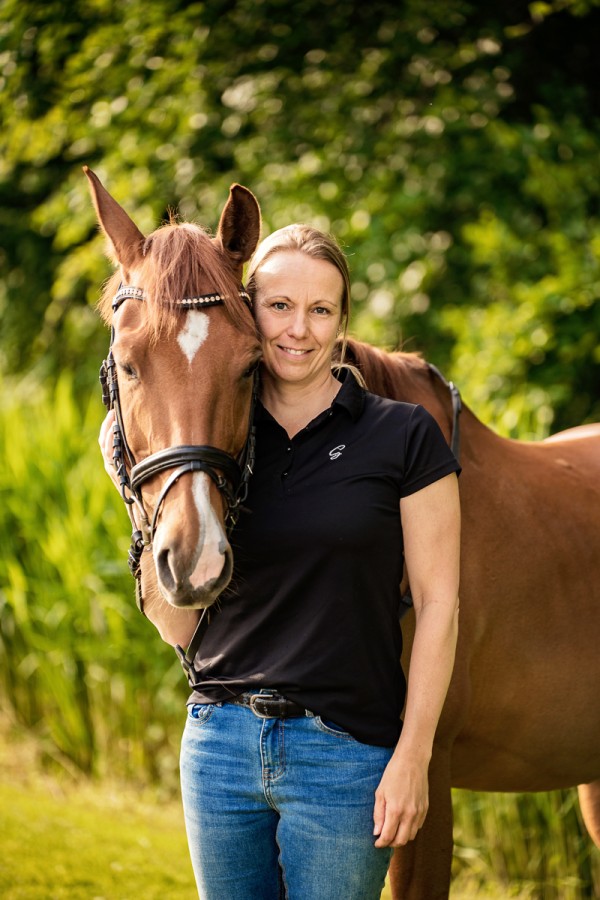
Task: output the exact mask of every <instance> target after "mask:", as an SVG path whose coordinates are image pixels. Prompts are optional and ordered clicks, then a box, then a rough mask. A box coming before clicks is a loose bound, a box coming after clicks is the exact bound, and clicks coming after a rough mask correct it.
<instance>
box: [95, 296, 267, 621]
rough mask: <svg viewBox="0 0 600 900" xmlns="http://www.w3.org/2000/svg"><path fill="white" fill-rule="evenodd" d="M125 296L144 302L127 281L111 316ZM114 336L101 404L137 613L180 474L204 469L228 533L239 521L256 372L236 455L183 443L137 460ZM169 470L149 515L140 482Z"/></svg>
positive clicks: (205, 299)
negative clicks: (147, 558)
mask: <svg viewBox="0 0 600 900" xmlns="http://www.w3.org/2000/svg"><path fill="white" fill-rule="evenodd" d="M238 293H239V296H240V298H241V299H242V300H243V301H244V302H245V303H246V304H247V305H248V306H249V307H251V306H252V300H251V298H250V296H249V294H248V293H246V291H245V290H243V289H242V288H240V289H239V291H238ZM129 299H132V300H137V301H140V302H144V291H143V289H142V288H138V287H133V286H132V285H122V286H121V287H119V290H118V291H117V293H116V295H115V299H114V300H113V303H112V309H113V314H114V313H116V312H117V310H118V309H119V307H120V306H121V304H122V303H124V302H125V300H129ZM224 303H225V297H224V296H223V295H222V294H202V295H200V296H198V297H185V298H183V299H181V300H178V301H176V302H175V304H174V305H175V307H176V308H179V309H181V310H191V309H193V310H201V309H206V308H208V307H211V306H223V305H224ZM114 338H115V329H114V325H113V327H112V328H111V338H110V347H109V351H108V356H107V358H106V359H105V360H104V361H103V363H102V365H101V367H100V384H101V386H102V400H103V402H104V405H105V406H106V408H107V409H108V410H114V411H115V424H114V426H113V432H114V437H113V463H114V466H115V469H116V471H117V475H118V478H119V488H120V491H121V497H122V498H123V501H124V503H125V506H126V508H127V512H128V514H129V518H130V520H131V526H132V534H131V546H130V548H129V554H128V563H129V569H130V571H131V574H132V575H133V577H134V578H135V584H136V592H135V593H136V603H137V605H138V607H139V609H140V611H141V612H143V611H144V603H143V597H142V588H141V557H142V553H143V552H144V550H150V549H151V547H152V541H153V539H154V534H155V531H156V526H157V523H158V517H159V514H160V510H161V507H162V505H163V503H164V501H165V498H166V496H167V494H168V493H169V491H170V490H171V488H172V487H173V485H174V484H175V483H176V482H177V481H178V479H179V478H181V476H182V475H185V474H186V473H187V472H206V474H207V475H208V476H209V478H210V479H211V480H212V481H213V482H214V484H215V485H216V486H217V488H218V490H219V492H220V494H221V495H222V497H223V498H224V500H225V506H226V514H225V526H226V529H227V531H228V532H229V531H231V529H232V528H233V526H234V525H235V523H236V522H237V520H238V517H239V514H240V509H241V506H242V504H243V503H244V502H245V500H246V498H247V496H248V483H249V481H250V476H251V475H252V470H253V468H254V461H255V446H256V431H255V427H254V424H253V417H254V405H255V402H256V395H257V390H258V377H257V375H256V374H255V375H254V383H253V389H252V401H251V408H250V421H249V428H248V437H247V439H246V443H245V445H244V447H243V449H242V452H241V453H240V455H239V457H238V458H237V459H235V458H234V457H233V456H232V455H231V454H230V453H226V452H225V451H224V450H219V449H218V448H217V447H211V446H205V445H182V446H177V447H167V448H166V449H164V450H159V451H158V452H156V453H153V454H151V455H150V456H148V457H146V458H145V459H143V460H141V461H140V462H137V463H136V461H135V458H134V455H133V453H132V451H131V448H130V447H129V444H128V443H127V437H126V434H125V427H124V424H123V413H122V409H121V401H120V396H119V382H118V378H117V366H116V362H115V358H114V355H113V351H112V347H113V343H114ZM170 469H173V470H174V471H173V472H172V473H171V475H170V476H169V478H168V479H167V481H166V482H165V484H164V486H163V488H162V490H161V492H160V495H159V497H158V500H157V503H156V506H155V508H154V513H153V515H152V519H150V517H149V515H148V513H147V511H146V508H145V506H144V500H143V497H142V490H141V489H142V485H143V484H144V483H145V482H146V481H148V480H149V479H150V478H153V477H154V476H155V475H157V474H159V473H160V472H165V471H168V470H170ZM134 506H135V508H136V509H137V511H138V514H139V526H138V524H137V523H136V520H135V517H134V513H133V507H134Z"/></svg>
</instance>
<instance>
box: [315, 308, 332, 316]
mask: <svg viewBox="0 0 600 900" xmlns="http://www.w3.org/2000/svg"><path fill="white" fill-rule="evenodd" d="M315 312H316V313H317V314H318V315H319V316H328V315H329V313H330V312H331V310H329V309H328V308H327V307H326V306H315Z"/></svg>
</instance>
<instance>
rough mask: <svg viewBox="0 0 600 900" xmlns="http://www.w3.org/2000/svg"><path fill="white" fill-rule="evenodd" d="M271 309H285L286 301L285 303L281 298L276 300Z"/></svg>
mask: <svg viewBox="0 0 600 900" xmlns="http://www.w3.org/2000/svg"><path fill="white" fill-rule="evenodd" d="M273 309H277V310H284V309H287V303H285V302H284V301H283V300H276V301H275V303H274V304H273Z"/></svg>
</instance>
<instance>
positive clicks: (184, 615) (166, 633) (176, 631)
mask: <svg viewBox="0 0 600 900" xmlns="http://www.w3.org/2000/svg"><path fill="white" fill-rule="evenodd" d="M114 423H115V413H114V410H111V411H110V412H109V413H108V415H107V416H106V417H105V419H104V421H103V422H102V425H101V426H100V434H99V436H98V443H99V444H100V450H101V451H102V459H103V460H104V468H105V469H106V471H107V472H108V474H109V475H110V478H111V480H112V482H113V484H114V485H115V487H116V488H117V489H119V479H118V478H117V473H116V470H115V467H114V464H113V426H114ZM119 492H120V489H119ZM133 515H134V517H135V507H134V508H133ZM144 615H145V616H146V618H147V619H149V620H150V621H151V622H152V624H153V625H154V626H155V628H156V629H157V630H158V633H159V634H160V636H161V638H162V639H163V641H165V642H166V643H167V644H172V645H173V646H175V644H179V645H180V646H181V647H184V648H185V647H187V646H188V644H189V643H190V641H191V639H192V635H193V634H194V631H195V630H196V625H197V624H198V619H199V618H200V610H198V609H176V608H175V607H174V606H171V604H170V603H167V601H166V600H165V599H164V597H163V596H162V595H161V594H160V592H159V591H158V589H157V590H156V591H153V592H152V594H151V595H150V596H149V597H144Z"/></svg>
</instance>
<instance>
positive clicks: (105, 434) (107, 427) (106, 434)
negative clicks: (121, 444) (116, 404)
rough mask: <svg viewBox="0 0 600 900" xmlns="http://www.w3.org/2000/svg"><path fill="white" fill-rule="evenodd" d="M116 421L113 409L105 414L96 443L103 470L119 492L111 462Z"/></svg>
mask: <svg viewBox="0 0 600 900" xmlns="http://www.w3.org/2000/svg"><path fill="white" fill-rule="evenodd" d="M115 421H116V415H115V411H114V409H111V411H110V412H109V413H107V414H106V416H105V418H104V421H103V422H102V425H101V426H100V434H99V435H98V443H99V445H100V450H101V452H102V459H103V460H104V468H105V469H106V471H107V472H108V474H109V475H110V478H111V481H112V482H113V484H114V485H115V487H116V488H118V489H119V490H120V487H119V479H118V477H117V471H116V469H115V465H114V462H113V439H114V430H113V429H114V424H115Z"/></svg>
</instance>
